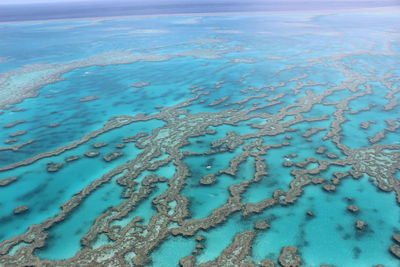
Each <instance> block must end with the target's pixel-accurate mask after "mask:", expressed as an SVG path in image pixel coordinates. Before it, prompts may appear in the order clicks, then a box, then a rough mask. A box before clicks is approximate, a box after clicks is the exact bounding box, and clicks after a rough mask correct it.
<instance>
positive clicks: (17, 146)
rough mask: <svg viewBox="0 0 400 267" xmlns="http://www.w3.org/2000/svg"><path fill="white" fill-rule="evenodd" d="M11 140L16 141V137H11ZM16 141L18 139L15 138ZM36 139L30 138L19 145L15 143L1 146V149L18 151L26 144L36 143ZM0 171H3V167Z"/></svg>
mask: <svg viewBox="0 0 400 267" xmlns="http://www.w3.org/2000/svg"><path fill="white" fill-rule="evenodd" d="M10 140H13V141H14V139H10ZM7 141H9V140H7ZM15 141H17V140H16V139H15ZM35 141H36V140H34V139H32V140H28V141H26V142H24V143H22V144H18V145H14V146H7V147H0V151H5V150H12V151H14V152H16V151H18V150H20V149H21V148H23V147H24V146H27V145H30V144H32V143H34V142H35ZM4 168H6V167H4ZM0 171H2V168H0Z"/></svg>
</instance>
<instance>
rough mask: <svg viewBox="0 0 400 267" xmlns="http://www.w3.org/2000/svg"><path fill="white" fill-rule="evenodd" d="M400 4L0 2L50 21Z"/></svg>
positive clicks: (9, 13) (5, 15) (10, 11)
mask: <svg viewBox="0 0 400 267" xmlns="http://www.w3.org/2000/svg"><path fill="white" fill-rule="evenodd" d="M396 5H400V2H399V1H397V0H383V1H293V0H292V1H290V0H289V1H277V0H273V1H257V0H256V1H254V0H252V1H224V0H222V1H183V0H178V1H171V2H169V3H165V2H164V3H163V2H157V1H150V2H148V1H146V2H140V1H121V0H117V1H111V2H107V1H98V2H95V1H92V2H85V1H82V2H75V3H67V1H66V3H46V4H30V5H29V4H26V5H3V6H2V5H0V22H6V21H24V20H46V19H66V18H85V17H107V16H128V15H154V14H182V13H214V12H254V11H255V12H262V11H267V12H268V11H307V10H308V11H315V10H342V9H356V8H373V7H388V6H396Z"/></svg>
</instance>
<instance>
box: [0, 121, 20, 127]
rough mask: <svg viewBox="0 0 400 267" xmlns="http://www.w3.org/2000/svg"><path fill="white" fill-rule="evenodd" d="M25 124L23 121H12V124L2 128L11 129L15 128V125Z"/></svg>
mask: <svg viewBox="0 0 400 267" xmlns="http://www.w3.org/2000/svg"><path fill="white" fill-rule="evenodd" d="M25 122H26V121H25V120H18V121H14V122H11V123H8V124H6V125H4V126H3V128H11V127H14V126H17V125H19V124H22V123H25Z"/></svg>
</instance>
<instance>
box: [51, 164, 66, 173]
mask: <svg viewBox="0 0 400 267" xmlns="http://www.w3.org/2000/svg"><path fill="white" fill-rule="evenodd" d="M63 166H64V165H63V164H62V163H56V162H49V163H47V171H48V172H57V171H59V170H60V169H61V168H62V167H63Z"/></svg>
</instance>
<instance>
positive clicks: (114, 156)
mask: <svg viewBox="0 0 400 267" xmlns="http://www.w3.org/2000/svg"><path fill="white" fill-rule="evenodd" d="M123 155H124V153H122V152H121V151H119V150H116V151H113V152H110V153H108V154H107V155H105V156H104V157H103V159H104V161H106V162H110V161H113V160H116V159H117V158H120V157H122V156H123Z"/></svg>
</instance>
